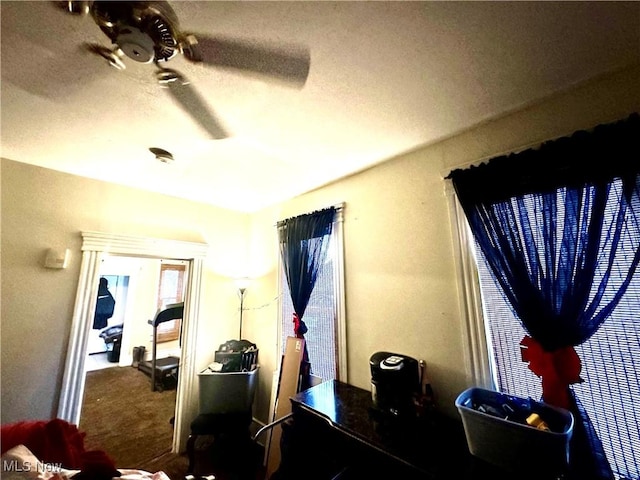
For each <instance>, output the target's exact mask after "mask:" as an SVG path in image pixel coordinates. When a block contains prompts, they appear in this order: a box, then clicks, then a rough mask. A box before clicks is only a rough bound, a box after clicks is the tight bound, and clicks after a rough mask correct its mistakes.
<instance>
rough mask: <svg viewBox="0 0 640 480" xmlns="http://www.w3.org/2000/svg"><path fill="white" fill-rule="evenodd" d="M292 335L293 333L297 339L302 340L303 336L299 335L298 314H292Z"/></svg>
mask: <svg viewBox="0 0 640 480" xmlns="http://www.w3.org/2000/svg"><path fill="white" fill-rule="evenodd" d="M293 333H295V334H296V337H298V338H304V335H303V334H302V333H300V317H298V314H297V313H295V312H294V314H293Z"/></svg>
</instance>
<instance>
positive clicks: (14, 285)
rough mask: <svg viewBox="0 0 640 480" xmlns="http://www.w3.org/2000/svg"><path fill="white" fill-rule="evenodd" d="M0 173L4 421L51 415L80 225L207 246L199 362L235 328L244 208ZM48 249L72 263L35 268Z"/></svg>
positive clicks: (18, 167)
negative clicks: (64, 253) (66, 253)
mask: <svg viewBox="0 0 640 480" xmlns="http://www.w3.org/2000/svg"><path fill="white" fill-rule="evenodd" d="M1 180H2V204H1V205H2V227H1V228H2V243H1V246H2V285H1V287H2V306H1V308H2V311H1V313H2V324H1V335H2V344H1V347H2V349H1V360H2V377H1V382H2V384H1V388H2V422H3V423H6V422H10V421H17V420H22V419H40V418H50V417H51V416H55V414H56V413H57V403H58V398H59V388H60V384H61V380H62V374H63V369H64V362H65V358H66V349H67V344H68V339H69V333H70V328H71V318H72V313H73V306H74V302H75V297H76V288H77V285H78V278H79V272H80V260H81V253H80V246H81V236H80V232H81V231H83V230H92V231H102V232H108V233H122V234H131V235H143V236H149V237H158V238H167V239H176V240H184V241H191V242H205V243H207V244H209V245H210V247H209V248H210V252H209V254H208V257H207V258H206V260H205V264H204V278H203V296H202V304H201V310H200V314H201V322H200V323H201V330H200V332H198V353H197V358H196V363H197V364H198V365H199V366H201V367H204V366H205V365H207V364H208V363H209V362H211V361H212V360H213V352H214V350H215V348H216V347H217V346H218V345H219V344H220V343H222V342H224V341H226V340H228V339H230V338H234V335H237V334H236V331H237V330H236V325H237V318H238V308H239V304H238V299H237V296H236V293H235V285H234V284H233V280H232V277H234V276H237V275H238V274H240V273H241V272H237V271H235V269H236V268H237V267H238V265H242V264H243V263H244V261H245V259H246V257H247V242H246V240H245V239H247V238H248V216H247V215H244V214H238V213H235V212H230V211H227V210H222V209H219V208H214V207H210V206H206V205H202V204H198V203H194V202H188V201H184V200H179V199H176V198H172V197H168V196H164V195H159V194H154V193H147V192H143V191H139V190H135V189H131V188H127V187H121V186H117V185H113V184H108V183H105V182H99V181H95V180H90V179H85V178H81V177H77V176H73V175H67V174H64V173H60V172H56V171H52V170H48V169H44V168H40V167H33V166H30V165H26V164H23V163H18V162H14V161H11V160H6V159H2V165H1ZM50 247H54V248H70V249H71V263H70V266H69V268H67V269H65V270H51V269H45V268H43V267H42V259H43V255H44V251H45V250H46V249H47V248H50Z"/></svg>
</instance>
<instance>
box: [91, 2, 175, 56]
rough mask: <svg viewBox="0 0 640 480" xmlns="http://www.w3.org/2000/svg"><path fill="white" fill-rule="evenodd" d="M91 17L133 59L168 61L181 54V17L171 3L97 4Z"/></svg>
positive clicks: (92, 6) (93, 6)
mask: <svg viewBox="0 0 640 480" xmlns="http://www.w3.org/2000/svg"><path fill="white" fill-rule="evenodd" d="M91 16H92V17H93V20H94V21H95V22H96V24H97V25H98V26H99V27H100V29H101V30H102V31H103V33H104V34H105V35H107V36H108V37H109V38H110V39H111V42H112V43H114V44H115V45H117V46H118V48H120V49H121V50H122V52H123V53H124V54H125V55H127V56H128V57H129V58H131V59H132V60H135V61H136V62H141V63H151V62H154V61H156V62H166V61H168V60H170V59H171V58H173V57H174V56H175V55H176V54H177V53H178V51H179V45H178V32H179V29H178V17H177V16H176V14H175V12H174V11H173V9H172V8H171V7H170V6H169V4H168V3H167V2H160V1H157V2H100V1H97V2H93V3H92V5H91Z"/></svg>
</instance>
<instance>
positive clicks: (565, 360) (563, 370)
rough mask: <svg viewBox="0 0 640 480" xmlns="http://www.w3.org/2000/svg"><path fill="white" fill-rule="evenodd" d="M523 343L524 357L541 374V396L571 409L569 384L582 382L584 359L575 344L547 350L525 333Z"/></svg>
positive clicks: (550, 402) (531, 368)
mask: <svg viewBox="0 0 640 480" xmlns="http://www.w3.org/2000/svg"><path fill="white" fill-rule="evenodd" d="M520 345H521V346H522V347H524V348H523V349H522V360H523V361H525V362H529V370H531V371H532V372H533V373H535V374H536V375H537V376H538V377H540V378H542V399H543V400H544V401H545V402H546V403H549V404H551V405H555V406H557V407H562V408H566V409H569V408H570V406H571V402H570V396H569V385H571V384H573V383H580V382H582V381H583V380H582V378H580V370H582V362H580V357H579V356H578V354H577V353H576V351H575V350H574V348H573V347H563V348H559V349H557V350H554V351H553V352H547V351H546V350H544V349H543V348H542V345H540V344H539V343H538V342H537V341H536V340H535V339H533V338H531V337H529V336H525V337H524V338H523V339H522V341H521V342H520Z"/></svg>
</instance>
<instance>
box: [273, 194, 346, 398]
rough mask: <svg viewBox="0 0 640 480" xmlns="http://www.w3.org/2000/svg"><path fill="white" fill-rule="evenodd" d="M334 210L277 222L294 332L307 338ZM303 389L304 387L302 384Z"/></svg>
mask: <svg viewBox="0 0 640 480" xmlns="http://www.w3.org/2000/svg"><path fill="white" fill-rule="evenodd" d="M335 214H336V209H335V207H329V208H326V209H324V210H319V211H316V212H313V213H308V214H305V215H300V216H298V217H294V218H289V219H287V220H283V221H281V222H278V237H279V240H280V254H281V255H282V263H283V266H284V272H285V275H286V277H287V284H288V285H289V291H290V292H291V302H292V304H293V310H294V312H293V319H292V321H293V323H294V332H295V334H296V336H297V337H298V338H304V334H305V333H306V332H307V326H306V325H305V323H304V320H303V317H304V312H305V310H306V308H307V304H308V303H309V298H310V297H311V292H312V291H313V287H314V286H315V284H316V280H317V278H318V272H319V270H320V267H321V266H322V264H323V263H324V261H325V259H326V256H327V251H328V246H329V240H330V236H331V232H332V228H333V220H334V218H335ZM303 362H304V368H303V372H302V373H303V383H304V382H306V381H308V374H309V373H310V364H309V354H308V351H307V346H306V343H305V349H304V356H303ZM303 386H305V385H304V384H303Z"/></svg>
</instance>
